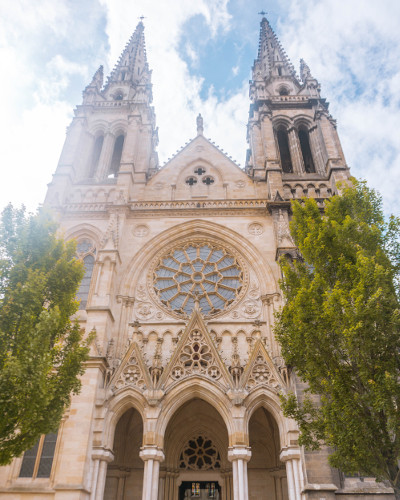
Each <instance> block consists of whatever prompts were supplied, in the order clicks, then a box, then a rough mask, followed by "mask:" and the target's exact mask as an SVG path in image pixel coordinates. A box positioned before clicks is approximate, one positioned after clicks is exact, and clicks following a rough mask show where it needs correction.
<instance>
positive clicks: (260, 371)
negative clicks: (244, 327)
mask: <svg viewBox="0 0 400 500" xmlns="http://www.w3.org/2000/svg"><path fill="white" fill-rule="evenodd" d="M260 386H267V387H269V388H272V389H274V390H275V391H278V390H280V389H282V388H284V387H285V386H286V384H285V382H284V380H283V378H282V377H281V375H280V373H279V372H278V370H277V369H276V367H275V365H274V363H273V361H272V360H271V358H270V357H269V354H268V352H267V350H266V348H265V346H264V344H263V342H262V340H261V339H258V340H257V342H256V344H255V346H254V348H253V351H252V353H251V356H250V358H249V361H248V362H247V365H246V367H245V369H244V371H243V375H242V377H241V381H240V386H239V388H240V389H245V390H247V391H251V390H252V389H255V388H256V387H260Z"/></svg>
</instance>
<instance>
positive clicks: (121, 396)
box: [102, 387, 147, 449]
mask: <svg viewBox="0 0 400 500" xmlns="http://www.w3.org/2000/svg"><path fill="white" fill-rule="evenodd" d="M146 406H147V402H146V400H145V398H144V396H143V394H142V393H141V392H140V391H137V390H135V389H133V388H131V387H128V388H125V389H123V390H122V391H121V392H120V393H118V394H116V395H115V396H113V397H112V398H111V399H110V400H109V402H108V408H107V413H106V417H105V419H104V426H103V429H104V432H103V436H102V442H103V445H104V446H105V447H106V448H109V449H112V448H113V442H114V435H115V428H116V426H117V423H118V421H119V419H120V418H121V417H122V415H123V414H124V413H125V412H126V411H128V410H129V409H130V408H133V409H135V410H137V412H138V413H139V415H140V417H141V419H142V421H143V428H145V422H146V419H145V407H146Z"/></svg>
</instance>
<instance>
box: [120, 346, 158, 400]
mask: <svg viewBox="0 0 400 500" xmlns="http://www.w3.org/2000/svg"><path fill="white" fill-rule="evenodd" d="M110 385H111V387H114V388H115V390H118V389H123V388H125V387H136V388H137V389H139V390H141V391H144V390H146V389H150V388H151V387H152V383H151V380H150V375H149V372H148V369H147V367H146V365H145V363H144V361H143V357H142V355H141V352H140V349H139V346H138V345H137V343H136V342H132V343H131V344H130V346H129V348H128V350H127V351H126V353H125V356H124V357H123V359H122V361H121V364H120V365H119V367H118V369H117V370H116V372H115V373H114V375H113V376H112V378H111V380H110Z"/></svg>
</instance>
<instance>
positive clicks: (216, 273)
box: [153, 242, 243, 316]
mask: <svg viewBox="0 0 400 500" xmlns="http://www.w3.org/2000/svg"><path fill="white" fill-rule="evenodd" d="M242 287H243V268H242V265H241V264H240V263H239V261H238V259H237V258H236V257H234V256H233V254H232V253H231V252H230V251H229V250H227V249H225V248H223V247H222V246H218V245H214V244H212V243H201V242H198V243H187V244H185V245H182V246H177V247H175V248H173V249H171V250H170V251H169V252H166V253H165V254H164V255H163V256H162V257H161V258H160V259H159V261H158V264H157V265H156V267H155V268H154V271H153V288H154V291H155V293H156V295H157V297H158V298H159V300H160V301H161V302H162V304H164V306H166V307H167V308H168V309H170V310H172V311H174V312H175V313H177V314H179V315H182V316H188V315H190V314H191V313H192V311H193V309H194V305H195V299H197V300H198V301H199V306H200V308H201V312H202V314H203V315H204V316H212V315H215V314H217V313H220V312H222V311H224V310H225V309H227V307H228V306H229V305H230V304H232V303H233V302H234V301H235V299H236V298H237V297H238V296H239V294H240V291H241V290H242Z"/></svg>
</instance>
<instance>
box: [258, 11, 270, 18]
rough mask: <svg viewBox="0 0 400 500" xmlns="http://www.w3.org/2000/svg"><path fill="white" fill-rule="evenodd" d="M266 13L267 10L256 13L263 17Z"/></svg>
mask: <svg viewBox="0 0 400 500" xmlns="http://www.w3.org/2000/svg"><path fill="white" fill-rule="evenodd" d="M267 14H268V12H265V10H262V11H260V12H259V13H258V15H259V16H263V17H265V16H266V15H267Z"/></svg>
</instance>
